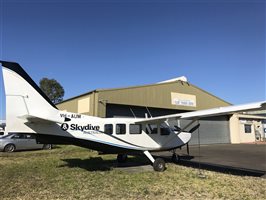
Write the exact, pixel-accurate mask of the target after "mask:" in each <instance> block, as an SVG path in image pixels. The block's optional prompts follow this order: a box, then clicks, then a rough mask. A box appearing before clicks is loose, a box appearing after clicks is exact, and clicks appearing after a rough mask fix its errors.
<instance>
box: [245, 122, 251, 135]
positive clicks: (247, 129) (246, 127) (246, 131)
mask: <svg viewBox="0 0 266 200" xmlns="http://www.w3.org/2000/svg"><path fill="white" fill-rule="evenodd" d="M244 126H245V133H251V125H250V124H245V125H244Z"/></svg>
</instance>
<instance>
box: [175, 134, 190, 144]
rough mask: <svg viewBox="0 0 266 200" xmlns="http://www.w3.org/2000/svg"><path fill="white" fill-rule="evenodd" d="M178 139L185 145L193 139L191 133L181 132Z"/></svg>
mask: <svg viewBox="0 0 266 200" xmlns="http://www.w3.org/2000/svg"><path fill="white" fill-rule="evenodd" d="M178 137H179V138H180V139H181V140H182V142H183V143H184V144H186V143H188V142H189V140H190V139H191V133H188V132H181V133H179V134H178Z"/></svg>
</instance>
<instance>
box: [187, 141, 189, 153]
mask: <svg viewBox="0 0 266 200" xmlns="http://www.w3.org/2000/svg"><path fill="white" fill-rule="evenodd" d="M187 154H188V155H189V146H188V143H187Z"/></svg>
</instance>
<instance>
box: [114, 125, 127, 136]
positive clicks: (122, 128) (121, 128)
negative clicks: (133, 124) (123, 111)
mask: <svg viewBox="0 0 266 200" xmlns="http://www.w3.org/2000/svg"><path fill="white" fill-rule="evenodd" d="M116 134H126V125H125V124H117V125H116Z"/></svg>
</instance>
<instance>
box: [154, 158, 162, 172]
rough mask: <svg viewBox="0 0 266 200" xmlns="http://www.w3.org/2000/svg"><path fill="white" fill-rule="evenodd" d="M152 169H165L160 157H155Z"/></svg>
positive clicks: (159, 170) (160, 170) (158, 170)
mask: <svg viewBox="0 0 266 200" xmlns="http://www.w3.org/2000/svg"><path fill="white" fill-rule="evenodd" d="M153 169H154V171H157V172H163V171H164V170H165V162H164V160H163V159H162V158H156V159H155V161H154V163H153Z"/></svg>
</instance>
